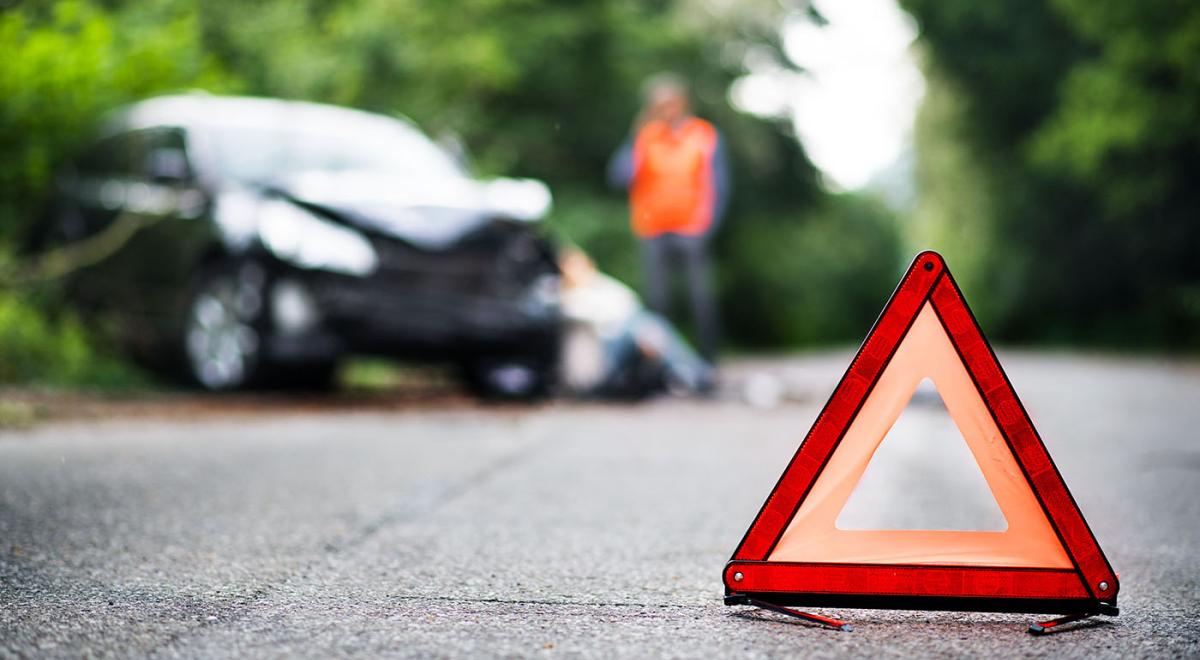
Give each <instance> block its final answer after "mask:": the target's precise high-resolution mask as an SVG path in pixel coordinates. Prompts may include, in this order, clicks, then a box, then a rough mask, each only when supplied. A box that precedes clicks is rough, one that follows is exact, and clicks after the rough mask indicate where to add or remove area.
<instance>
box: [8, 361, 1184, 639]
mask: <svg viewBox="0 0 1200 660" xmlns="http://www.w3.org/2000/svg"><path fill="white" fill-rule="evenodd" d="M1001 357H1002V359H1003V360H1004V362H1005V364H1006V367H1007V369H1008V371H1009V374H1010V376H1011V377H1012V380H1013V382H1014V384H1015V386H1016V388H1017V391H1018V393H1019V394H1021V396H1022V398H1023V399H1024V401H1025V403H1026V405H1027V407H1028V408H1029V410H1030V412H1031V414H1032V415H1033V418H1034V420H1035V422H1036V424H1037V425H1038V427H1039V430H1040V431H1041V433H1042V435H1043V436H1044V438H1045V440H1046V443H1047V445H1048V447H1049V449H1050V451H1051V454H1052V455H1053V456H1054V458H1055V460H1056V462H1057V464H1058V466H1059V469H1060V470H1061V472H1062V474H1063V476H1064V478H1065V479H1066V481H1067V484H1068V486H1069V487H1070V488H1071V489H1072V491H1073V493H1074V495H1075V498H1076V500H1077V501H1078V502H1079V505H1080V506H1081V508H1082V510H1083V512H1084V514H1085V516H1086V517H1087V518H1088V520H1089V522H1090V523H1091V525H1092V528H1093V530H1094V531H1095V533H1096V535H1097V537H1098V538H1099V540H1100V543H1101V545H1102V547H1103V548H1104V549H1105V552H1106V553H1107V555H1108V557H1109V559H1110V560H1111V562H1112V563H1113V565H1114V567H1115V568H1116V569H1117V570H1118V571H1119V572H1120V574H1121V603H1120V604H1121V610H1122V611H1121V615H1120V616H1119V617H1117V618H1114V619H1103V620H1095V623H1092V624H1090V625H1085V626H1082V627H1080V628H1077V629H1074V630H1070V631H1064V632H1061V633H1058V634H1056V635H1051V636H1048V637H1040V638H1039V637H1032V636H1029V635H1027V634H1026V633H1025V629H1026V627H1027V625H1028V623H1029V622H1030V621H1031V620H1033V619H1035V618H1037V617H1034V616H1030V615H1019V614H964V613H953V612H949V613H943V612H933V613H931V612H897V611H871V610H852V611H845V610H818V611H821V612H824V613H826V614H831V615H834V616H841V617H845V618H848V619H850V620H851V621H853V623H854V624H855V630H854V632H835V631H830V630H825V629H821V628H818V627H814V626H812V625H808V624H804V623H801V622H796V621H791V620H785V619H783V618H780V617H778V616H776V615H772V614H764V613H760V612H758V611H755V610H750V609H748V608H740V607H733V608H730V607H725V606H724V605H722V603H721V593H722V587H721V581H720V575H721V568H722V565H723V564H724V562H725V560H726V559H727V558H728V555H729V554H730V552H731V551H732V550H733V547H734V546H735V545H736V543H737V541H738V540H739V539H740V538H741V535H742V533H743V532H744V531H745V528H746V526H747V525H748V524H749V522H750V520H751V518H752V517H753V515H754V514H755V512H756V511H757V510H758V507H759V506H760V505H761V503H762V501H763V499H764V498H765V497H766V495H767V493H768V492H769V491H770V489H771V486H772V485H773V484H774V482H775V480H776V478H777V477H778V475H779V473H780V471H781V470H782V469H783V467H784V465H785V464H786V462H787V460H788V458H789V457H790V456H791V454H792V453H793V452H794V451H795V449H796V446H797V444H798V442H799V440H800V439H801V438H802V436H803V434H804V433H805V431H806V430H807V429H808V427H809V425H810V424H811V422H812V421H813V418H814V417H815V415H816V413H817V410H818V408H819V407H820V405H821V404H822V403H823V402H824V398H825V397H826V396H827V394H828V392H829V389H830V388H831V387H832V384H833V383H834V382H835V381H836V379H837V377H838V376H839V375H840V372H841V369H842V368H843V367H844V363H845V359H846V356H845V355H836V356H817V357H807V358H797V359H791V360H787V361H761V362H758V363H741V364H739V365H736V366H735V367H734V368H733V369H731V372H732V375H731V380H732V381H734V382H737V381H739V380H740V379H742V378H744V377H745V375H746V374H748V373H753V372H755V371H760V370H765V371H771V372H774V373H775V374H776V375H778V376H779V377H781V378H783V379H784V381H785V382H786V383H787V391H786V392H785V394H786V397H785V399H786V400H785V401H784V402H783V403H782V404H781V405H779V406H777V407H774V408H770V409H761V408H754V407H751V406H748V405H746V404H745V403H742V402H740V401H737V400H720V401H714V402H690V401H678V400H661V401H656V402H653V403H649V404H644V405H638V406H632V407H628V406H617V405H612V406H608V405H582V404H555V405H549V406H541V407H535V408H512V407H500V408H494V407H478V406H472V405H463V404H462V403H454V404H453V405H447V406H442V405H439V404H438V402H437V401H430V402H426V403H422V404H421V405H419V406H405V407H402V408H400V409H397V410H389V409H371V408H367V409H362V408H355V407H349V408H347V409H339V408H337V407H331V408H315V409H314V408H311V407H305V408H302V409H298V410H289V409H288V408H286V407H281V406H272V407H270V408H269V409H268V410H267V411H265V412H261V411H260V412H254V411H250V410H246V409H245V408H244V407H239V408H237V409H236V410H234V411H232V412H230V413H228V414H220V413H219V412H218V413H216V414H214V413H212V412H211V411H210V412H206V413H205V414H203V415H192V414H186V413H176V412H172V411H171V410H169V409H168V410H165V411H163V412H162V414H157V415H156V414H153V413H151V414H144V413H143V414H139V415H137V416H136V417H135V418H127V419H123V418H120V417H118V418H117V419H112V420H107V421H94V420H82V421H81V420H76V421H58V422H53V423H50V424H46V425H42V426H40V427H37V428H35V429H32V430H26V431H7V432H3V433H0V656H16V657H22V656H48V657H72V658H77V657H104V656H119V657H130V656H134V657H141V656H162V657H177V656H182V657H229V656H234V657H251V658H254V657H280V656H293V655H294V656H308V657H322V658H324V657H333V656H454V657H463V656H469V657H475V656H547V657H605V658H607V657H620V656H623V657H654V656H664V657H667V656H671V657H674V656H679V657H685V656H686V657H696V656H704V657H720V656H748V657H767V656H802V657H824V656H857V657H863V656H874V657H885V656H886V657H891V656H914V655H917V656H931V655H936V656H972V657H986V656H996V657H1014V656H1035V655H1036V656H1074V657H1117V656H1121V657H1129V656H1160V657H1188V656H1191V657H1196V656H1198V655H1200V606H1198V601H1200V554H1198V553H1200V437H1198V434H1200V432H1198V429H1200V365H1198V364H1197V363H1195V362H1190V363H1186V362H1185V363H1173V362H1169V361H1166V360H1156V359H1113V358H1096V357H1086V356H1063V355H1038V354H1029V353H1022V354H1016V355H1012V354H1007V355H1006V354H1002V356H1001ZM768 384H769V383H768ZM764 387H765V386H764ZM760 389H761V388H760ZM767 389H768V390H769V389H770V388H767ZM768 398H769V397H768ZM910 413H911V416H915V417H914V420H911V422H910V423H908V426H907V427H906V428H909V429H918V433H921V432H923V433H927V434H928V433H941V432H943V431H938V429H945V428H946V427H945V425H944V424H941V423H940V422H938V420H937V415H939V414H941V412H940V411H939V410H938V408H937V406H936V405H930V404H928V403H927V402H926V403H922V402H921V401H918V402H917V403H916V404H914V406H912V407H910V409H909V411H907V412H906V413H905V415H906V416H910ZM921 429H924V431H920V430H921ZM889 442H890V439H889ZM886 446H887V443H885V447H886ZM880 451H881V452H882V451H883V450H882V449H881V450H880ZM930 454H931V453H930V452H915V453H914V452H908V453H904V452H899V453H896V452H893V458H894V459H895V460H896V461H898V462H899V464H900V465H902V466H907V467H906V468H905V469H899V470H897V469H894V468H893V469H891V470H890V471H881V472H880V473H879V475H878V476H879V478H880V479H882V481H881V482H880V483H876V484H874V485H873V486H872V488H874V489H876V490H875V491H874V492H876V493H877V495H876V497H878V493H889V492H890V493H897V494H896V495H895V500H894V501H895V503H896V504H895V506H894V507H892V508H893V509H899V515H900V516H901V517H904V516H905V515H909V516H911V514H912V513H913V511H914V510H916V509H919V508H921V507H922V506H925V508H932V509H939V507H942V508H943V509H944V508H945V507H955V506H958V505H959V504H960V503H961V504H962V505H963V506H968V507H969V506H973V505H972V504H971V502H972V501H973V500H972V498H970V497H963V498H957V497H945V493H944V492H943V490H942V489H944V488H945V487H946V486H945V484H944V483H942V482H940V481H939V480H938V479H937V478H934V477H930V478H922V479H913V478H912V476H911V474H912V472H913V471H916V470H920V469H922V466H923V465H928V464H930V461H934V463H935V464H934V465H933V467H934V468H936V467H937V465H936V461H938V460H941V459H937V458H935V457H936V456H937V455H938V454H932V456H931V455H930ZM947 460H950V459H947ZM872 470H874V466H873V467H872ZM935 472H936V470H935ZM943 472H946V471H945V470H943ZM950 473H951V474H953V473H954V472H953V471H950ZM870 474H871V473H870V472H869V473H868V476H870ZM968 481H969V480H968ZM939 484H941V485H939ZM962 486H963V487H964V488H969V486H970V484H969V483H966V482H964V483H963V484H962ZM865 488H866V482H865V481H864V489H865ZM884 499H885V500H886V499H887V498H886V497H885V498H884ZM868 501H870V500H868ZM930 501H932V502H940V503H941V504H940V505H938V506H933V507H929V506H928V505H922V504H921V503H922V502H930ZM876 508H878V507H870V506H868V507H866V510H868V511H870V510H873V509H876ZM936 513H938V515H949V519H954V516H955V515H956V514H955V512H954V510H953V509H952V510H950V511H949V512H947V511H946V510H938V511H936Z"/></svg>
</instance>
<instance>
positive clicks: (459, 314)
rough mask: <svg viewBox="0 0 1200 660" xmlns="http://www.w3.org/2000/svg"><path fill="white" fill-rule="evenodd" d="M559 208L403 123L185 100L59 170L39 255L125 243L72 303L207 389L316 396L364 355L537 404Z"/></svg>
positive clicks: (313, 108)
mask: <svg viewBox="0 0 1200 660" xmlns="http://www.w3.org/2000/svg"><path fill="white" fill-rule="evenodd" d="M550 203H551V199H550V194H549V191H548V190H547V188H546V186H545V185H544V184H542V183H541V182H539V181H534V180H529V179H497V180H491V181H480V180H476V179H475V178H473V177H472V176H470V175H469V174H468V173H467V171H466V170H465V168H464V167H463V166H462V165H461V164H460V163H459V162H458V161H457V160H456V159H455V158H453V157H452V156H451V155H450V154H449V152H448V151H447V150H445V149H443V148H441V147H440V146H439V145H438V144H436V143H435V142H433V141H431V140H430V139H429V138H427V137H426V136H425V135H424V134H422V133H421V132H420V131H419V130H418V129H417V128H416V127H415V126H413V125H412V124H410V123H409V122H407V121H405V120H403V119H398V118H392V117H385V116H381V115H376V114H371V113H366V112H361V111H357V110H350V109H345V108H337V107H332V106H325V105H318V104H311V103H301V102H292V101H281V100H274V99H256V98H236V97H217V96H207V95H186V96H173V97H162V98H157V99H152V100H149V101H145V102H142V103H139V104H136V105H134V106H131V107H129V108H127V109H125V110H123V111H121V112H119V113H117V114H116V115H114V117H113V118H112V120H111V121H109V122H108V123H107V124H106V127H105V129H104V130H103V131H102V132H101V135H100V136H99V137H98V138H97V139H96V140H95V141H94V142H93V143H92V144H91V146H90V147H89V148H87V149H85V150H84V151H83V152H82V153H81V155H80V156H79V157H78V158H76V159H75V160H74V161H73V162H71V163H70V164H69V165H68V166H66V167H65V168H64V169H63V170H62V172H61V173H60V175H59V176H58V178H57V182H56V188H55V194H54V197H53V200H52V202H51V204H50V205H49V206H48V212H47V217H46V218H45V220H44V222H43V223H42V224H41V226H40V227H39V230H40V231H39V235H38V240H37V245H38V246H39V247H40V248H41V249H52V248H54V247H56V246H62V245H70V244H73V243H78V242H81V241H87V240H88V239H93V240H94V239H95V238H96V237H97V236H100V235H102V234H104V233H106V232H107V233H109V234H115V235H117V236H116V238H114V239H113V241H119V242H120V243H119V248H117V249H115V250H114V251H113V253H112V254H110V255H107V256H106V257H105V258H104V259H103V260H101V261H99V262H98V263H95V264H92V265H90V266H88V267H87V268H84V269H83V270H80V271H79V272H77V273H75V274H74V276H73V277H71V278H70V280H69V282H68V283H67V287H66V288H67V290H68V293H69V295H70V297H71V299H72V300H73V301H74V302H75V303H77V304H78V305H79V306H80V307H82V308H83V309H84V310H85V311H88V312H91V313H95V314H96V315H97V316H96V317H95V318H103V319H105V320H106V322H107V323H109V325H111V326H112V328H113V331H114V332H115V333H116V334H117V336H118V337H119V339H120V340H121V341H122V343H124V344H125V345H127V346H128V347H129V348H130V349H131V350H132V351H133V352H134V353H135V355H136V356H137V357H139V358H141V359H142V361H143V362H147V363H149V364H152V365H155V366H158V367H161V368H164V369H167V368H175V369H178V370H181V371H182V373H184V374H185V375H186V376H187V377H188V378H190V379H191V380H192V381H194V382H195V383H197V384H199V385H200V386H202V387H204V388H207V389H211V390H229V389H238V388H245V387H257V386H270V385H304V386H320V385H322V384H325V383H327V382H329V380H330V378H331V377H332V375H333V374H334V372H335V370H336V368H337V366H338V363H339V361H340V360H342V359H343V358H344V357H345V356H347V355H349V354H351V353H364V354H374V355H383V356H390V357H397V358H402V359H410V360H421V361H445V362H450V363H453V364H455V365H458V366H459V367H460V368H461V369H462V372H463V374H464V376H465V377H466V379H467V382H468V383H469V384H470V385H471V386H472V387H473V388H474V389H476V390H477V391H479V392H481V393H490V394H502V395H508V396H536V395H538V394H542V393H545V392H547V391H548V390H549V388H550V387H551V385H552V382H553V380H554V374H555V373H556V362H557V356H558V337H559V328H560V323H561V321H560V313H559V309H558V282H559V277H558V271H557V267H556V265H555V259H554V254H553V250H552V249H551V247H550V245H549V244H548V243H547V242H546V241H545V240H544V239H543V238H542V237H541V236H540V235H539V231H538V228H537V222H538V220H539V219H540V218H542V217H543V216H544V215H545V214H546V213H547V211H548V209H549V207H550ZM110 242H111V241H110Z"/></svg>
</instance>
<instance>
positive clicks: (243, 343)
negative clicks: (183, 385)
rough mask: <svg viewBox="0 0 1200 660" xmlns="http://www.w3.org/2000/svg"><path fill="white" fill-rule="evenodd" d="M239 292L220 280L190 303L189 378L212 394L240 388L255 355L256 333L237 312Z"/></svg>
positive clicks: (188, 330)
mask: <svg viewBox="0 0 1200 660" xmlns="http://www.w3.org/2000/svg"><path fill="white" fill-rule="evenodd" d="M239 307H245V306H244V305H239V304H238V291H237V287H236V286H235V284H234V282H233V281H232V280H230V279H219V280H216V281H214V282H213V283H212V284H210V285H209V286H208V287H206V288H205V289H203V290H202V291H201V292H200V294H199V295H197V296H196V298H195V299H194V300H193V302H192V307H191V309H190V310H189V313H188V327H187V335H186V343H187V353H188V359H189V361H190V363H191V367H192V374H193V375H194V376H195V378H196V380H197V381H199V382H200V384H202V385H204V386H205V387H207V388H208V389H211V390H223V389H231V388H234V387H237V386H239V385H241V384H243V383H244V382H245V380H246V377H247V374H248V373H249V370H250V368H251V365H252V362H253V360H254V359H255V357H256V356H257V354H258V343H259V342H258V333H257V332H256V331H255V330H254V328H253V327H252V326H251V325H250V324H249V323H248V322H247V318H246V315H245V314H244V313H242V312H241V310H239Z"/></svg>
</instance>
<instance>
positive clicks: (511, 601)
mask: <svg viewBox="0 0 1200 660" xmlns="http://www.w3.org/2000/svg"><path fill="white" fill-rule="evenodd" d="M390 597H391V598H393V599H395V600H406V601H430V602H438V603H479V604H481V605H551V606H559V605H561V606H568V607H640V608H647V609H663V610H666V609H676V610H694V609H700V608H703V607H707V605H701V604H694V603H693V604H689V605H684V604H680V603H631V602H620V601H618V602H611V603H609V602H594V601H591V602H588V601H574V600H539V599H523V598H467V597H462V596H421V595H417V594H403V595H393V596H390ZM717 602H719V601H714V603H713V604H717Z"/></svg>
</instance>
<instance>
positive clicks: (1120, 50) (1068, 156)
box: [902, 0, 1200, 350]
mask: <svg viewBox="0 0 1200 660" xmlns="http://www.w3.org/2000/svg"><path fill="white" fill-rule="evenodd" d="M902 4H903V5H904V6H905V7H906V8H907V9H908V10H909V11H910V12H912V13H913V14H914V15H915V17H916V18H917V20H918V22H919V24H920V26H921V43H922V47H923V49H924V51H925V54H926V56H927V66H926V69H927V73H928V78H929V92H928V97H927V100H926V103H925V106H924V108H923V109H922V112H921V116H920V118H919V125H918V127H917V140H918V152H919V159H918V179H919V183H920V191H921V201H920V205H919V207H918V211H917V218H916V219H915V226H916V228H917V231H916V232H915V234H916V240H918V241H921V242H924V243H927V244H932V245H934V246H936V247H938V248H940V249H942V250H944V251H945V252H946V253H947V257H948V259H949V260H950V263H951V264H952V266H953V267H954V268H955V271H956V272H957V273H959V274H960V275H961V277H962V279H963V280H964V287H965V288H967V289H968V291H967V294H968V295H969V296H970V297H971V299H972V300H973V301H974V302H975V304H976V306H977V307H978V309H977V311H978V312H979V313H980V315H981V316H982V317H983V321H984V323H985V325H987V326H989V328H995V329H996V332H995V334H997V335H998V336H1000V337H1002V338H1006V339H1017V340H1041V341H1052V342H1068V341H1070V342H1084V343H1096V344H1108V345H1166V346H1175V347H1184V348H1190V349H1193V350H1194V349H1195V348H1197V347H1200V259H1198V258H1197V254H1198V250H1200V222H1197V220H1198V219H1200V215H1198V213H1200V212H1198V209H1200V122H1197V121H1196V118H1197V117H1200V68H1197V62H1198V61H1200V5H1198V4H1196V3H1194V2H1188V1H1186V0H1153V1H1151V2H1144V3H1126V2H1119V1H1118V0H1099V1H1096V0H1092V1H1087V2H1085V1H1083V0H1051V1H1050V2H1042V1H1040V0H1009V1H1008V2H1003V3H976V2H968V1H966V0H951V1H947V0H902Z"/></svg>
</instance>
